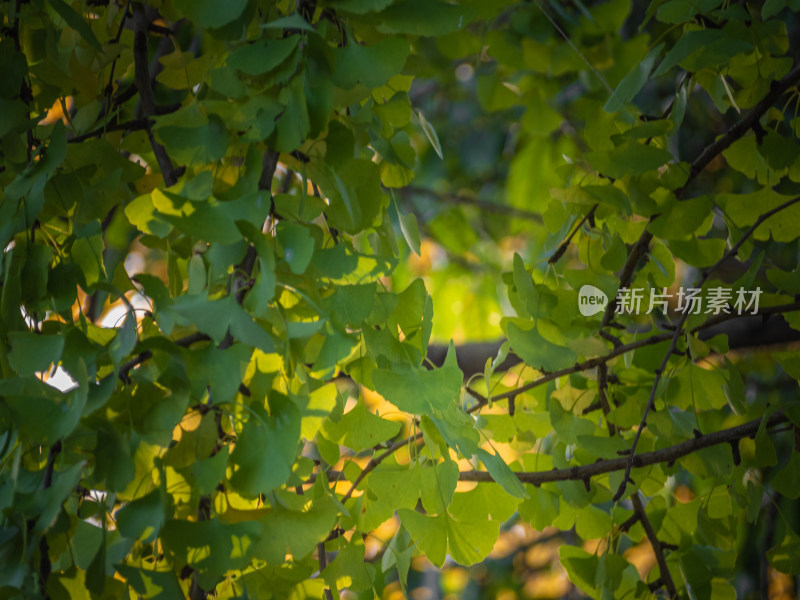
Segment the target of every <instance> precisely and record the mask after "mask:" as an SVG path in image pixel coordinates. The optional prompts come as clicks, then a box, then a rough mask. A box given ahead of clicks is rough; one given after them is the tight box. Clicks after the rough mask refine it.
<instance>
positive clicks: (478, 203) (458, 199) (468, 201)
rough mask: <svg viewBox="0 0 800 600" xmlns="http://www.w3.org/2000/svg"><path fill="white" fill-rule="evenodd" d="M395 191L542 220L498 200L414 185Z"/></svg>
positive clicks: (510, 215) (539, 216)
mask: <svg viewBox="0 0 800 600" xmlns="http://www.w3.org/2000/svg"><path fill="white" fill-rule="evenodd" d="M397 191H398V192H399V193H401V194H403V195H406V196H409V195H418V196H427V197H429V198H434V199H436V200H442V201H444V202H449V203H451V204H462V205H468V206H474V207H476V208H479V209H481V210H482V211H485V212H493V213H497V214H501V215H506V216H509V217H518V218H520V219H527V220H529V221H534V222H535V223H541V222H542V215H540V214H539V213H535V212H533V211H530V210H525V209H524V208H517V207H516V206H509V205H508V204H500V203H498V202H488V201H486V200H478V199H477V198H471V197H469V196H462V195H459V194H451V193H447V192H441V193H440V192H436V191H434V190H428V189H425V188H421V187H415V186H408V187H404V188H400V189H399V190H397Z"/></svg>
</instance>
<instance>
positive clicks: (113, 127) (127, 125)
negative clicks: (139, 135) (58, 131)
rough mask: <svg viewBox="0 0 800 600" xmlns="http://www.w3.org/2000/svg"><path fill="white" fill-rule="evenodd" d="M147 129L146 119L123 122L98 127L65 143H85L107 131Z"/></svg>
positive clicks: (147, 121) (148, 125) (147, 122)
mask: <svg viewBox="0 0 800 600" xmlns="http://www.w3.org/2000/svg"><path fill="white" fill-rule="evenodd" d="M149 127H150V121H149V120H148V119H131V120H130V121H125V122H124V123H108V124H107V125H104V126H103V127H98V128H97V129H95V130H94V131H90V132H88V133H84V134H81V135H76V136H75V137H72V138H70V139H68V140H67V141H68V142H69V143H70V144H77V143H79V142H85V141H86V140H88V139H91V138H94V137H100V136H102V135H103V134H105V133H107V132H109V131H139V130H141V129H148V128H149Z"/></svg>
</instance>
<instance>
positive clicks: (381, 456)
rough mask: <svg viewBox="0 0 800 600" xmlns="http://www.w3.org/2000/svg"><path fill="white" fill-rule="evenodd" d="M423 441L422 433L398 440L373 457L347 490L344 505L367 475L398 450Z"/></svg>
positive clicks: (343, 498) (343, 500)
mask: <svg viewBox="0 0 800 600" xmlns="http://www.w3.org/2000/svg"><path fill="white" fill-rule="evenodd" d="M421 439H422V432H420V433H418V434H416V435H413V436H409V437H407V438H405V439H403V440H398V441H397V442H395V443H394V444H392V445H391V446H389V447H388V448H387V449H386V450H384V451H383V452H382V453H381V454H379V455H377V456H373V457H372V458H371V459H370V460H369V462H368V463H367V466H366V467H364V469H363V470H362V471H361V473H359V474H358V477H356V478H355V480H354V481H353V484H352V485H351V486H350V489H349V490H347V493H346V494H345V495H344V496H342V500H341V502H342V504H345V503H346V502H347V501H348V500H349V499H350V497H351V496H352V495H353V492H355V491H356V488H357V487H358V486H359V484H360V483H361V482H362V481H363V480H364V478H365V477H366V476H367V475H369V474H370V473H372V471H374V470H375V468H376V467H377V466H378V465H379V464H381V463H382V462H383V461H384V460H386V459H387V458H389V457H390V456H391V455H392V454H394V453H395V452H397V450H399V449H400V448H402V447H403V446H407V445H408V444H413V443H414V442H416V441H418V440H421Z"/></svg>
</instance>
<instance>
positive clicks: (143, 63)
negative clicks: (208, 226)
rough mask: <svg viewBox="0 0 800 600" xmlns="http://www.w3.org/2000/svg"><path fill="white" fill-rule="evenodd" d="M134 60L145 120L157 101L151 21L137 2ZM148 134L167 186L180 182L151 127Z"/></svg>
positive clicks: (154, 112) (153, 112) (178, 175)
mask: <svg viewBox="0 0 800 600" xmlns="http://www.w3.org/2000/svg"><path fill="white" fill-rule="evenodd" d="M133 12H134V19H133V24H134V25H133V29H134V33H133V62H134V66H135V77H136V87H137V89H138V90H139V98H140V100H141V103H142V115H143V117H144V118H145V120H148V121H149V118H150V117H152V116H153V115H155V114H156V102H155V97H154V96H153V88H152V87H151V84H150V66H149V65H148V63H147V32H148V29H149V26H150V23H149V22H148V20H147V16H146V15H145V12H144V6H142V5H140V4H138V3H137V4H136V5H135V6H134V9H133ZM147 136H148V138H149V139H150V146H152V148H153V153H154V154H155V155H156V161H157V162H158V167H159V168H160V169H161V176H162V177H163V178H164V183H166V184H167V187H172V186H173V185H175V184H176V183H178V177H180V173H179V172H178V170H176V169H175V168H174V167H173V166H172V160H171V159H170V157H169V155H168V154H167V151H166V149H165V148H164V146H162V145H161V144H159V143H158V142H157V141H156V138H155V136H154V135H153V132H152V130H151V129H150V127H147Z"/></svg>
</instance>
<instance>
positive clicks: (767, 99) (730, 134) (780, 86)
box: [675, 64, 800, 197]
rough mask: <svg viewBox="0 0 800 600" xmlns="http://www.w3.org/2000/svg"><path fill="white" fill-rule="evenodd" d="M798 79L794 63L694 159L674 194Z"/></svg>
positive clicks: (679, 193) (798, 69)
mask: <svg viewBox="0 0 800 600" xmlns="http://www.w3.org/2000/svg"><path fill="white" fill-rule="evenodd" d="M798 81H800V64H798V65H795V66H794V68H793V69H792V70H791V71H789V73H788V74H787V75H786V76H785V77H784V78H783V79H781V80H780V81H773V82H772V85H771V86H770V88H769V92H767V95H766V96H764V98H763V99H762V100H761V102H759V103H758V104H756V105H755V106H754V107H753V108H751V109H750V110H749V111H748V112H747V114H745V115H744V116H743V117H742V118H741V119H739V120H738V121H737V122H736V123H734V124H733V125H731V127H730V129H728V131H726V132H725V133H724V134H723V135H722V137H720V138H718V139H717V140H716V141H714V142H713V143H712V144H709V145H708V146H706V147H705V148H704V149H703V151H702V152H701V153H700V156H698V157H697V158H696V159H694V162H692V166H691V168H690V171H689V179H688V180H687V181H686V183H685V184H684V185H683V187H682V188H680V189H679V190H678V191H677V192H675V194H676V196H678V197H680V196H682V195H683V192H684V191H685V190H686V188H687V187H688V186H689V184H690V183H691V182H692V180H694V178H695V177H697V176H698V175H699V174H700V172H701V171H702V170H703V169H705V168H706V167H707V166H708V164H709V163H710V162H711V161H712V160H714V159H715V158H716V157H717V156H719V155H720V154H721V153H722V152H723V151H724V150H725V149H727V148H728V147H729V146H730V145H731V144H733V143H734V142H735V141H736V140H738V139H739V138H740V137H742V136H743V135H744V134H745V133H747V131H748V130H750V129H752V128H754V127H756V126H757V124H758V120H759V119H760V118H761V117H762V116H763V115H764V113H766V112H767V111H768V110H769V109H770V108H772V105H773V104H775V102H776V101H777V100H778V98H780V97H781V96H782V95H783V94H784V93H785V92H786V91H787V90H789V89H790V88H792V87H794V86H795V85H796V84H797V82H798Z"/></svg>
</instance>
